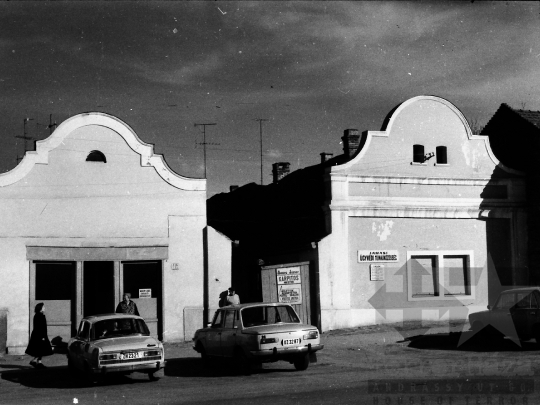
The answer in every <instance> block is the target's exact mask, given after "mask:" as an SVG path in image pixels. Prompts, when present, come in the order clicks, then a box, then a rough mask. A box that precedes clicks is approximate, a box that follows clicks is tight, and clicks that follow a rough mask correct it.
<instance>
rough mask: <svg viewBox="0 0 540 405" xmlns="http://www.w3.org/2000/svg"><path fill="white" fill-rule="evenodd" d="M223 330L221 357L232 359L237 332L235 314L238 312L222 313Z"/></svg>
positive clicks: (227, 311) (226, 311) (228, 311)
mask: <svg viewBox="0 0 540 405" xmlns="http://www.w3.org/2000/svg"><path fill="white" fill-rule="evenodd" d="M223 312H224V316H223V328H222V331H221V355H222V356H225V357H232V356H233V355H234V349H235V346H236V334H237V332H238V327H237V323H236V321H237V319H236V318H237V313H238V311H235V310H232V309H228V310H225V311H223Z"/></svg>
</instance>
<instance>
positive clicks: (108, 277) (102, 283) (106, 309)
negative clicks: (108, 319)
mask: <svg viewBox="0 0 540 405" xmlns="http://www.w3.org/2000/svg"><path fill="white" fill-rule="evenodd" d="M83 279H84V282H83V314H84V316H89V315H97V314H107V313H111V312H114V310H115V302H114V262H84V267H83Z"/></svg>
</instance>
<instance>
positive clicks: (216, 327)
mask: <svg viewBox="0 0 540 405" xmlns="http://www.w3.org/2000/svg"><path fill="white" fill-rule="evenodd" d="M222 322H223V311H221V310H218V311H217V312H216V314H215V315H214V320H213V321H212V325H211V326H210V330H209V331H208V332H206V345H205V350H206V354H208V355H209V356H221V332H222V330H223V328H222Z"/></svg>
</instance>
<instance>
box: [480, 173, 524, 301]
mask: <svg viewBox="0 0 540 405" xmlns="http://www.w3.org/2000/svg"><path fill="white" fill-rule="evenodd" d="M501 178H508V173H507V172H505V171H504V170H503V169H501V168H499V167H496V168H495V170H494V171H493V173H492V175H491V179H492V181H490V182H489V183H488V184H487V185H486V186H485V187H484V189H483V191H482V193H481V195H480V197H481V198H482V199H483V202H482V203H481V205H480V209H481V210H485V212H489V211H490V210H493V208H494V205H493V202H494V201H495V202H496V201H497V200H500V201H501V202H505V201H507V199H508V190H507V186H506V185H501V184H499V183H498V182H497V181H496V180H497V179H501ZM481 220H483V221H485V222H486V244H487V246H486V248H487V271H488V274H487V276H488V302H489V304H490V305H493V304H494V303H495V300H496V299H497V297H498V296H499V293H500V292H501V291H504V290H507V289H509V288H512V287H513V286H514V285H515V284H516V280H513V273H514V272H515V273H516V274H518V273H520V272H525V274H527V272H528V269H527V268H523V269H514V268H513V266H512V263H513V261H514V259H516V258H514V257H513V252H512V240H513V238H515V237H516V235H513V232H512V222H511V221H512V220H511V219H510V218H503V217H500V216H493V211H491V212H489V214H488V215H487V217H485V218H481ZM482 265H483V264H482Z"/></svg>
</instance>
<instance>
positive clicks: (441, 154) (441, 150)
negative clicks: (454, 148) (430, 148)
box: [435, 146, 448, 165]
mask: <svg viewBox="0 0 540 405" xmlns="http://www.w3.org/2000/svg"><path fill="white" fill-rule="evenodd" d="M435 155H436V159H437V161H436V162H437V164H438V165H447V164H448V154H447V148H446V146H437V147H436V148H435Z"/></svg>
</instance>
